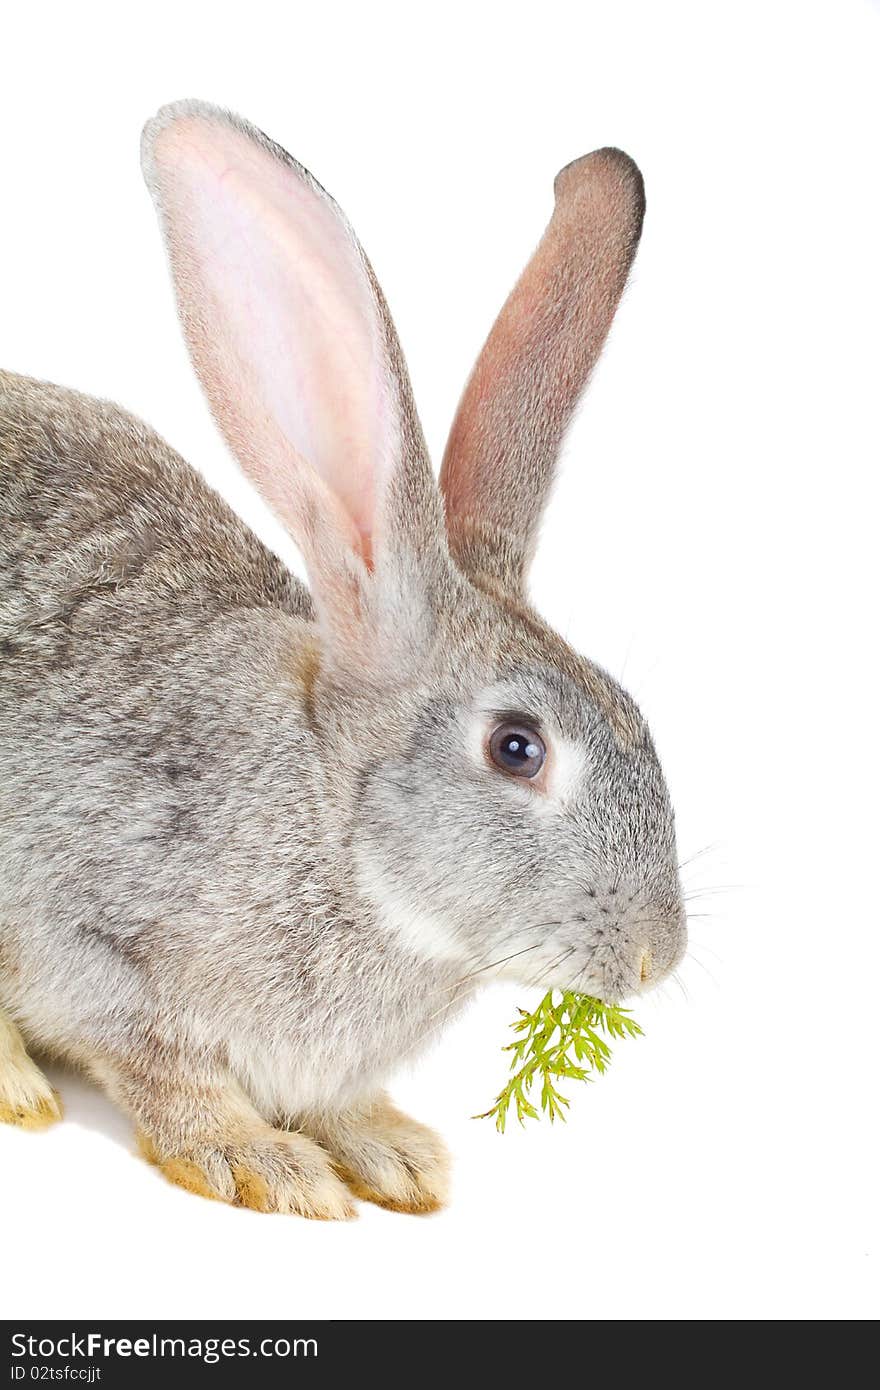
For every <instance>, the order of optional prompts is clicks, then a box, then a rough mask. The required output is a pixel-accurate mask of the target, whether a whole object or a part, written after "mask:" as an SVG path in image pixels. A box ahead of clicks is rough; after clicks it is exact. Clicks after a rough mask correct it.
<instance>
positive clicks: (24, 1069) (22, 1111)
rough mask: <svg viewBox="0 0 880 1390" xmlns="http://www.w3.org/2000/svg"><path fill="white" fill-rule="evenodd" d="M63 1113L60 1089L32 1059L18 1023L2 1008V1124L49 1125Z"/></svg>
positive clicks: (0, 1114)
mask: <svg viewBox="0 0 880 1390" xmlns="http://www.w3.org/2000/svg"><path fill="white" fill-rule="evenodd" d="M61 1114H62V1111H61V1099H60V1097H59V1095H58V1092H57V1091H53V1089H52V1087H51V1086H50V1085H49V1082H48V1081H47V1080H46V1078H45V1076H44V1075H43V1073H42V1072H41V1071H40V1069H39V1067H38V1066H37V1065H36V1063H35V1062H32V1061H31V1059H30V1057H29V1056H28V1054H27V1052H26V1050H25V1046H24V1043H23V1041H22V1038H21V1034H20V1033H19V1031H18V1029H17V1028H16V1026H15V1024H14V1023H13V1022H12V1020H11V1019H10V1018H9V1017H7V1015H6V1014H4V1013H2V1012H0V1124H7V1125H16V1126H17V1127H18V1128H19V1129H48V1127H49V1125H53V1124H55V1122H56V1120H60V1119H61Z"/></svg>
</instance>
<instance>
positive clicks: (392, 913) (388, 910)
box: [355, 850, 462, 962]
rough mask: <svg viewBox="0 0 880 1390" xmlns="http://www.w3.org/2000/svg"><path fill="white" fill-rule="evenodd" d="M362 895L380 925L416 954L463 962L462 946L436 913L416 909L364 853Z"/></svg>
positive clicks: (359, 875) (359, 861)
mask: <svg viewBox="0 0 880 1390" xmlns="http://www.w3.org/2000/svg"><path fill="white" fill-rule="evenodd" d="M355 876H356V880H357V885H358V888H359V890H360V892H361V893H362V894H363V896H364V897H365V898H366V900H367V902H369V903H370V904H371V906H372V907H373V909H374V910H375V912H376V915H377V917H378V919H379V923H380V926H381V927H382V928H383V930H385V931H387V932H388V933H389V934H390V935H392V936H395V937H396V938H397V940H398V941H399V942H400V943H401V945H402V946H404V947H405V948H406V949H407V950H409V951H412V952H413V954H414V955H416V956H421V957H422V958H423V959H424V960H430V961H441V962H453V961H454V962H460V961H461V959H462V949H461V944H460V943H459V942H457V941H456V939H455V933H454V932H453V931H452V930H451V928H450V927H448V926H447V925H446V923H445V922H443V921H442V919H441V918H440V917H438V916H436V915H435V914H434V913H431V912H426V911H425V910H424V908H421V907H415V906H414V905H413V904H412V903H410V902H408V901H407V900H406V899H405V898H404V897H403V895H402V894H401V893H400V892H399V891H398V890H397V889H396V888H395V886H394V885H393V883H392V882H391V879H390V877H389V876H388V875H387V874H385V873H384V872H383V871H382V869H381V868H380V867H379V865H377V864H376V863H375V861H374V860H372V859H371V858H370V857H369V856H368V855H367V853H366V852H365V851H364V850H359V851H358V852H357V855H356V859H355Z"/></svg>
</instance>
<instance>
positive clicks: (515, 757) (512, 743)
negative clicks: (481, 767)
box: [489, 724, 547, 777]
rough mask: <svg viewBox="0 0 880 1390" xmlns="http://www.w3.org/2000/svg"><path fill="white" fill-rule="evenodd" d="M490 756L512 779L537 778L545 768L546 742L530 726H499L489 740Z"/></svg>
mask: <svg viewBox="0 0 880 1390" xmlns="http://www.w3.org/2000/svg"><path fill="white" fill-rule="evenodd" d="M489 756H490V758H491V759H492V761H493V763H494V764H495V766H496V767H500V768H501V771H502V772H508V773H510V775H511V776H512V777H537V775H538V773H539V772H540V771H541V768H542V767H543V766H544V759H545V758H546V756H547V749H546V748H545V747H544V740H543V739H542V738H541V735H540V734H539V733H538V732H537V731H536V730H535V729H530V728H529V726H528V724H499V725H498V728H497V729H496V730H495V731H494V733H493V734H492V737H491V738H490V739H489Z"/></svg>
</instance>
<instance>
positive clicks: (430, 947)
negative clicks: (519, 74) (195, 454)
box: [144, 103, 685, 999]
mask: <svg viewBox="0 0 880 1390" xmlns="http://www.w3.org/2000/svg"><path fill="white" fill-rule="evenodd" d="M144 167H145V173H146V177H147V181H148V184H149V186H150V189H151V191H152V193H153V196H154V198H155V200H156V203H157V206H158V209H159V214H160V220H161V223H162V226H163V229H164V232H165V236H166V242H167V247H168V252H169V258H170V263H171V268H172V274H173V279H174V283H175V289H176V293H177V299H178V306H179V310H180V315H181V319H182V322H183V327H184V332H185V335H186V338H187V342H188V344H189V348H190V352H191V354H192V358H193V361H194V363H195V366H196V370H197V373H198V375H199V377H200V380H201V382H202V385H203V387H204V389H205V392H206V394H207V397H208V401H209V403H210V406H211V409H212V412H213V414H214V417H215V419H216V421H217V423H218V425H219V427H220V429H221V430H222V432H223V434H224V436H225V438H226V439H227V441H228V443H229V444H230V446H231V448H232V450H233V452H234V453H235V455H236V457H237V458H238V460H239V461H240V463H241V464H242V466H243V467H244V469H245V470H246V472H247V473H248V474H249V476H250V477H251V478H252V480H253V481H254V482H255V484H256V485H257V487H258V488H259V490H260V491H261V493H262V494H263V496H264V497H265V498H266V499H267V500H268V502H269V503H270V505H271V506H272V507H273V509H274V511H275V512H276V514H277V515H278V517H279V518H280V519H281V520H282V522H283V523H284V524H285V525H286V526H287V528H288V530H289V531H290V533H291V535H292V536H293V538H294V540H295V541H296V543H297V545H298V546H299V548H300V550H301V551H302V554H303V556H304V559H305V562H306V566H307V569H308V573H309V579H310V586H311V591H312V600H313V605H314V615H315V622H314V624H313V625H312V628H311V632H312V634H313V635H312V636H310V637H309V638H308V639H306V640H305V642H304V644H303V645H302V647H301V648H297V650H296V651H292V652H291V677H292V679H294V678H295V679H296V680H297V681H299V682H300V683H301V684H302V686H303V687H304V688H305V689H306V691H307V695H308V707H309V709H310V711H311V716H312V731H313V735H314V738H315V741H316V744H317V746H318V747H319V748H320V750H321V757H322V759H323V762H322V771H323V776H324V783H323V785H324V795H325V797H326V800H327V804H328V810H327V815H326V819H327V834H328V837H329V838H330V840H331V841H332V843H333V846H334V850H335V852H336V853H338V855H339V857H340V860H341V861H344V863H345V865H346V866H347V871H348V874H349V877H350V881H351V884H352V889H353V892H354V893H355V895H356V897H357V898H358V899H359V900H360V901H361V902H363V901H364V899H366V900H367V902H368V903H369V904H370V910H371V912H372V913H373V914H374V916H375V917H376V918H377V919H378V920H379V921H380V922H381V923H382V924H383V927H384V928H385V929H386V930H387V931H388V932H390V933H392V934H393V935H394V936H395V937H396V938H397V940H398V944H399V945H402V946H403V947H405V949H406V950H407V951H409V952H411V953H412V954H414V955H415V956H417V957H425V958H430V959H431V960H432V961H434V962H437V961H440V962H445V963H448V964H449V965H450V967H451V968H452V969H454V970H455V971H456V972H458V974H459V975H460V976H461V977H462V978H466V977H472V978H476V977H477V976H478V975H480V974H481V973H482V974H483V977H484V978H486V974H485V972H487V971H492V972H494V973H496V974H506V975H510V976H512V977H515V978H517V979H520V980H526V981H530V982H535V983H541V984H543V985H545V986H549V985H560V986H566V985H570V986H571V987H572V988H579V989H583V990H586V991H588V992H591V993H595V994H598V995H600V996H602V997H604V998H607V999H615V998H618V997H620V996H623V995H626V994H629V993H632V992H633V991H635V990H638V989H639V988H642V987H644V986H645V985H647V984H653V983H654V982H655V981H657V980H658V979H660V978H661V977H662V976H663V975H664V974H665V973H666V972H667V971H668V970H670V969H671V968H672V967H673V966H674V965H675V963H676V962H677V961H678V960H679V958H680V956H681V954H682V951H683V948H684V941H685V919H684V911H683V907H682V900H681V893H680V889H679V882H678V872H677V865H676V847H675V833H674V823H673V815H672V810H671V806H670V801H669V796H668V793H667V790H666V786H665V782H664V779H663V775H662V772H661V770H660V766H659V763H658V761H657V757H656V754H655V752H654V749H653V745H652V743H651V739H650V736H649V734H648V731H647V728H646V726H645V723H644V720H643V719H642V717H641V715H640V713H639V711H638V710H637V708H636V706H635V705H634V703H633V701H632V700H631V699H630V698H629V696H628V695H627V694H626V693H625V692H624V691H623V690H622V689H621V688H620V687H619V686H618V685H617V684H616V683H615V682H614V681H613V680H612V679H611V678H610V677H609V676H608V675H606V674H605V673H604V672H603V671H601V670H600V669H598V668H597V667H596V666H594V665H592V664H591V663H589V662H587V661H585V660H584V659H582V658H581V657H579V656H578V655H577V654H576V653H574V652H573V651H572V650H571V649H570V648H569V647H568V646H567V645H566V644H565V643H564V642H563V641H562V639H561V638H560V637H558V636H557V635H556V634H555V633H554V632H553V631H552V630H551V629H550V628H549V627H548V626H547V625H546V624H545V623H544V622H543V621H542V620H541V619H540V618H539V617H538V615H537V614H536V613H535V612H534V610H533V609H532V608H531V607H530V605H529V602H528V600H527V597H526V595H525V592H524V583H525V577H526V572H527V568H528V564H529V561H530V558H531V555H532V552H533V549H534V545H535V540H536V535H537V530H538V524H539V521H540V516H541V510H542V507H543V505H544V503H545V501H546V497H547V493H548V490H549V488H550V484H551V482H552V477H553V472H554V468H555V464H556V459H557V455H558V452H559V447H560V443H561V440H562V437H563V434H564V431H565V429H566V427H567V425H568V423H569V420H570V418H571V415H572V412H573V410H574V408H575V405H576V403H577V400H578V397H579V395H580V393H581V391H582V389H583V387H584V385H585V383H586V380H587V378H588V376H589V373H590V370H591V368H592V366H593V363H594V362H595V360H596V357H597V355H598V353H599V351H600V349H601V346H602V343H603V341H604V339H605V336H606V334H607V332H608V329H609V326H610V323H611V319H612V316H613V313H614V310H615V308H616V305H617V303H618V300H619V298H620V295H621V293H622V291H623V288H624V284H625V281H626V276H627V273H628V270H629V267H630V264H631V262H632V259H633V256H634V254H635V250H636V246H637V244H638V239H639V234H640V230H641V221H642V215H643V209H644V201H643V193H642V182H641V177H640V175H639V173H638V170H637V169H636V167H635V166H634V165H633V164H632V162H631V161H630V160H629V159H628V158H627V157H626V156H625V155H623V154H621V153H620V152H619V151H617V150H600V151H598V152H597V153H594V154H592V155H588V156H586V157H585V158H584V159H580V160H577V161H576V162H575V163H574V164H571V165H569V166H568V167H567V168H566V169H564V170H563V171H562V173H561V174H560V175H559V176H558V178H557V180H556V208H555V211H554V215H553V218H552V220H551V222H550V225H549V227H548V229H547V232H546V234H545V236H544V238H543V240H542V241H541V243H540V245H539V247H538V249H537V251H536V253H535V255H534V257H533V259H532V261H531V263H530V264H529V266H528V268H527V269H526V271H525V273H524V274H523V276H522V278H521V279H520V281H519V283H518V284H517V286H516V287H515V289H514V291H513V293H512V294H511V296H510V298H509V300H508V301H507V304H506V305H505V306H504V308H503V310H502V312H501V314H500V316H499V318H498V320H497V322H496V324H495V326H494V328H493V330H492V332H491V334H490V336H489V339H488V341H487V343H486V345H485V347H484V349H483V351H482V353H481V355H480V358H479V360H478V362H477V365H476V367H475V369H474V372H473V374H472V377H471V380H470V382H469V384H468V386H467V389H466V391H465V394H464V397H463V399H462V402H461V405H460V408H459V411H458V414H457V417H456V420H455V423H454V425H453V428H452V432H451V436H450V440H449V444H448V448H447V452H446V456H445V459H444V462H443V467H442V472H441V477H440V485H439V487H438V485H437V483H436V481H435V479H434V476H433V473H432V470H431V466H430V462H429V459H428V454H427V450H426V447H425V442H424V438H423V435H422V430H421V427H420V424H419V421H418V417H417V414H416V411H415V407H414V404H413V399H412V393H411V389H410V385H409V380H408V377H407V373H406V368H405V365H404V362H403V358H402V355H401V352H400V348H399V345H398V342H397V338H396V335H395V332H394V328H393V325H392V323H391V320H390V317H389V314H388V311H387V308H386V305H385V302H384V299H383V297H382V294H381V291H380V289H379V287H378V285H377V283H376V280H375V277H374V275H373V272H372V269H371V267H370V265H369V263H368V261H367V260H366V258H365V256H364V254H363V251H362V250H361V248H360V246H359V244H358V242H357V241H356V239H355V237H354V235H353V233H352V231H351V229H350V227H349V226H348V223H347V222H346V220H345V218H344V216H343V215H342V213H341V212H340V210H339V209H338V207H337V206H336V204H335V203H334V202H333V201H332V199H331V198H330V197H329V196H328V195H327V194H326V193H325V192H324V190H323V189H322V188H321V187H320V186H319V185H318V184H317V183H316V182H315V180H314V179H313V178H312V177H311V175H310V174H308V173H307V171H306V170H304V169H303V168H302V167H301V166H300V165H298V164H297V163H296V162H295V161H294V160H293V159H291V157H290V156H289V155H287V154H286V153H285V152H284V151H283V150H282V149H280V148H279V147H278V146H277V145H275V144H274V143H273V142H272V141H270V140H269V139H267V138H266V137H265V136H264V135H262V134H261V133H260V132H259V131H256V130H254V129H253V128H252V127H250V126H249V125H247V124H246V123H245V122H243V121H241V120H240V119H239V118H237V117H235V116H232V115H229V114H228V113H225V112H222V111H218V110H216V109H214V108H212V107H207V106H204V105H201V104H198V103H182V104H179V105H176V106H173V107H169V108H166V109H165V110H164V111H162V112H160V114H159V116H157V117H156V119H155V120H154V121H152V122H151V123H150V124H149V125H148V127H147V129H146V131H145V134H144Z"/></svg>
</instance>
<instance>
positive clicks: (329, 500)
mask: <svg viewBox="0 0 880 1390" xmlns="http://www.w3.org/2000/svg"><path fill="white" fill-rule="evenodd" d="M143 166H144V174H145V177H146V180H147V184H148V186H149V188H150V191H151V193H152V195H153V198H154V199H155V202H156V204H157V208H158V211H159V216H160V221H161V224H162V228H163V231H164V234H165V239H166V243H167V248H168V253H169V258H170V262H171V269H172V273H173V278H174V285H175V290H176V294H177V302H178V308H179V312H180V317H181V320H182V322H183V328H184V332H185V335H186V339H187V343H188V345H189V349H190V353H191V355H192V359H193V362H194V364H195V367H196V371H197V373H198V376H199V379H200V380H201V383H202V386H203V388H204V390H205V393H206V395H207V397H208V402H209V404H210V406H211V410H212V412H213V414H214V417H215V419H216V421H217V423H218V425H219V426H220V429H221V430H222V432H223V434H224V435H225V437H226V439H227V441H228V443H229V444H230V446H231V448H232V449H233V451H234V453H235V454H236V456H237V458H238V459H239V461H240V463H241V464H242V466H243V467H244V469H245V471H246V472H247V473H248V474H249V475H250V477H251V478H252V479H253V481H254V482H255V483H256V485H257V487H258V488H259V489H260V491H261V492H262V494H263V496H264V497H265V498H266V499H267V501H268V502H269V504H270V505H271V506H272V508H273V509H274V510H275V512H276V513H277V515H278V516H279V518H280V519H281V520H282V521H283V522H284V523H285V525H286V526H287V528H288V530H289V531H290V533H291V535H292V536H293V538H294V539H295V541H296V542H297V544H298V545H299V547H300V549H301V550H302V552H303V554H304V558H305V560H306V564H307V567H308V570H309V577H310V580H311V581H312V588H313V594H314V598H315V603H316V607H317V609H318V614H319V617H321V618H323V619H324V620H326V621H327V622H329V624H330V626H331V628H334V629H335V630H337V631H338V632H340V634H341V635H342V637H343V638H344V639H346V638H347V639H350V638H351V636H352V629H353V627H355V626H356V625H357V624H358V623H360V622H362V620H363V617H364V614H365V612H366V611H367V609H369V608H373V609H375V607H376V593H375V590H376V586H377V582H378V581H377V580H376V571H377V570H378V569H381V568H382V567H383V566H384V568H385V570H386V571H387V569H388V567H389V565H390V566H391V567H392V568H393V564H394V560H395V556H396V554H397V552H398V550H399V549H400V547H401V546H405V548H406V549H407V552H408V553H409V552H410V551H411V550H413V549H418V548H419V547H420V546H423V545H430V544H436V537H437V535H438V533H439V534H441V535H442V521H441V519H440V518H441V510H440V502H439V495H438V494H437V491H436V487H435V485H434V482H433V478H432V476H431V471H430V465H429V463H428V460H427V455H426V451H425V446H424V440H423V436H422V432H421V427H420V425H419V422H418V418H417V416H416V413H415V409H414V406H413V403H412V397H411V392H410V387H409V382H408V379H407V375H406V368H405V366H404V364H403V359H402V357H401V354H400V350H399V347H398V344H397V339H396V335H395V333H394V329H393V326H392V324H391V321H390V318H389V316H388V312H387V308H386V306H385V303H384V300H383V298H382V294H381V291H380V290H379V288H378V285H377V284H376V281H375V278H374V276H373V273H372V270H371V268H370V266H369V263H368V262H367V260H366V258H365V257H364V254H363V252H362V250H361V248H360V246H359V244H358V242H357V240H356V238H355V236H354V234H353V232H352V231H351V228H350V227H349V225H348V223H347V221H346V219H345V217H344V215H343V214H342V212H341V211H340V209H339V208H338V207H337V206H336V204H335V203H334V202H333V200H332V198H330V197H329V195H328V194H327V193H325V192H324V190H323V189H322V188H321V187H320V185H319V184H317V183H316V182H315V180H314V179H313V178H312V177H311V175H310V174H309V173H308V172H307V171H306V170H305V169H303V168H302V167H301V166H300V165H299V164H297V163H296V161H295V160H293V159H292V158H291V157H290V156H289V155H288V154H286V153H285V151H284V150H282V149H281V148H280V147H279V146H278V145H275V144H274V143H273V142H272V141H271V140H269V139H268V138H267V137H266V136H265V135H263V134H262V133H261V132H260V131H258V130H256V129H254V128H253V127H252V126H250V125H248V124H247V123H246V122H245V121H242V120H241V119H239V118H238V117H236V116H233V115H231V114H229V113H228V112H225V111H221V110H218V109H216V108H214V107H211V106H206V105H204V104H202V103H199V102H181V103H179V104H177V105H174V106H169V107H165V108H164V109H163V110H162V111H160V112H159V114H158V116H156V118H155V119H154V120H152V121H151V122H149V124H148V125H147V127H146V129H145V131H144V137H143ZM404 519H405V523H406V534H405V536H404V535H403V526H404ZM420 529H421V530H422V531H423V532H424V533H425V534H424V535H421V536H420V534H419V531H420ZM444 543H445V542H444Z"/></svg>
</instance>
